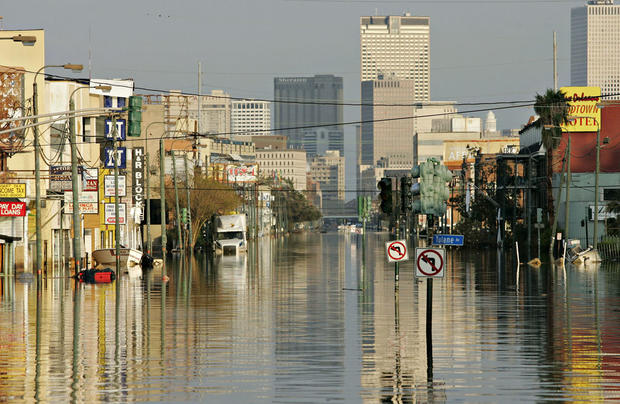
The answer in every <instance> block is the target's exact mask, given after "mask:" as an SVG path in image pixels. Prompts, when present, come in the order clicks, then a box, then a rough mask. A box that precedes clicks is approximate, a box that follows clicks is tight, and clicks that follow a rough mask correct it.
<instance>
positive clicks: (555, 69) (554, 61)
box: [553, 31, 558, 91]
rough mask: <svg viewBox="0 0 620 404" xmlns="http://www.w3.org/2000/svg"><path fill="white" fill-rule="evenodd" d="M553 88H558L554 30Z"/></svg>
mask: <svg viewBox="0 0 620 404" xmlns="http://www.w3.org/2000/svg"><path fill="white" fill-rule="evenodd" d="M553 89H554V90H556V91H557V90H558V44H557V41H556V33H555V31H553Z"/></svg>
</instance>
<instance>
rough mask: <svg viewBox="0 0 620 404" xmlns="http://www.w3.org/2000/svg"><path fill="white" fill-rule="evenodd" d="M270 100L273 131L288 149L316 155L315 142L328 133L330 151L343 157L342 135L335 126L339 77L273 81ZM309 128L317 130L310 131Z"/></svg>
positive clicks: (339, 117) (339, 106)
mask: <svg viewBox="0 0 620 404" xmlns="http://www.w3.org/2000/svg"><path fill="white" fill-rule="evenodd" d="M274 100H275V103H274V106H273V125H274V131H276V132H277V134H282V135H285V136H286V137H287V138H288V146H289V147H290V148H291V149H304V150H306V151H308V152H309V153H313V152H314V153H316V150H317V147H316V144H315V143H316V141H317V139H321V136H322V135H323V134H325V132H324V131H325V130H328V131H329V133H330V134H329V136H331V141H330V142H331V145H330V148H335V149H336V150H339V151H340V153H341V154H344V131H343V128H342V126H340V125H338V124H339V123H341V122H342V120H343V108H342V102H343V80H342V77H336V76H334V75H316V76H314V77H276V78H275V79H274ZM330 124H334V125H333V126H331V125H330ZM313 125H317V126H320V127H318V128H311V126H313ZM280 129H282V130H280Z"/></svg>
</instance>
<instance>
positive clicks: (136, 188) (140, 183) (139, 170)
mask: <svg viewBox="0 0 620 404" xmlns="http://www.w3.org/2000/svg"><path fill="white" fill-rule="evenodd" d="M131 169H132V170H131V172H132V175H133V177H132V180H133V181H132V200H133V206H134V207H135V208H136V209H138V212H139V215H140V220H144V192H145V188H144V185H145V184H144V147H134V148H133V159H132V160H131Z"/></svg>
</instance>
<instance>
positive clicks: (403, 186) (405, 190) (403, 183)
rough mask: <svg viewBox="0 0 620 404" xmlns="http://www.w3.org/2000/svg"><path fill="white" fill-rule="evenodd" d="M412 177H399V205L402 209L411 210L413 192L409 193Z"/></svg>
mask: <svg viewBox="0 0 620 404" xmlns="http://www.w3.org/2000/svg"><path fill="white" fill-rule="evenodd" d="M412 183H413V178H411V177H408V176H404V177H400V206H401V208H402V211H405V210H411V203H412V202H413V194H412V193H411V184H412Z"/></svg>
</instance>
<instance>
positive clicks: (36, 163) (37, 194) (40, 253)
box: [32, 63, 83, 279]
mask: <svg viewBox="0 0 620 404" xmlns="http://www.w3.org/2000/svg"><path fill="white" fill-rule="evenodd" d="M46 67H62V68H63V69H68V70H73V71H81V70H82V68H83V66H82V65H76V64H71V63H66V64H64V65H45V66H43V67H41V68H40V69H39V70H37V72H36V73H35V75H34V81H33V83H32V115H33V121H34V124H35V125H34V127H33V131H34V132H33V133H34V175H35V209H36V227H37V228H36V239H37V240H36V241H37V256H36V260H35V267H36V269H37V278H38V279H40V278H41V272H42V271H41V264H42V262H43V251H42V247H41V243H42V236H41V172H40V167H41V163H40V158H41V156H40V154H41V150H40V145H39V126H38V125H37V123H38V122H39V118H38V117H37V115H38V110H39V108H38V97H37V76H38V75H39V73H41V71H42V70H43V69H45V68H46Z"/></svg>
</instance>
